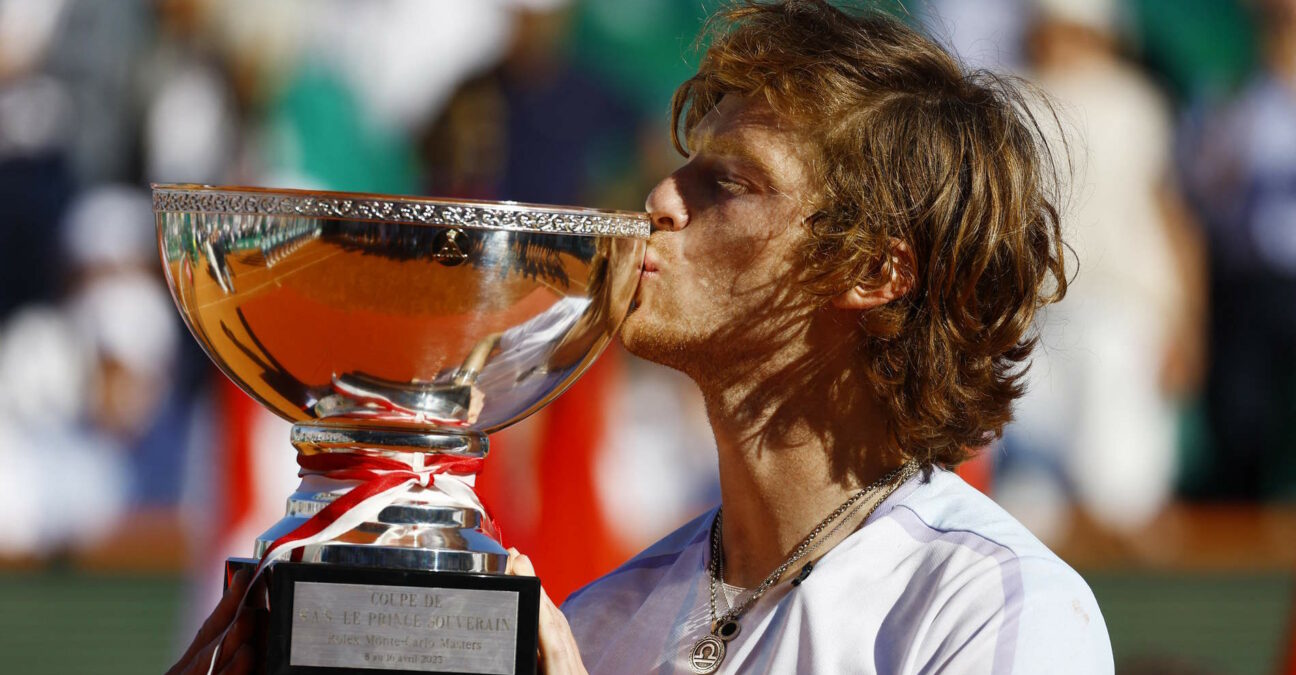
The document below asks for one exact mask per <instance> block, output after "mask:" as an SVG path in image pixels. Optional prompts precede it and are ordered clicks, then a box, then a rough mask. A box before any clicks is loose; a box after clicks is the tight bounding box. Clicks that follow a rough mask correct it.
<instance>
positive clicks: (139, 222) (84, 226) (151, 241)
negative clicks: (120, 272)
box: [63, 185, 157, 267]
mask: <svg viewBox="0 0 1296 675" xmlns="http://www.w3.org/2000/svg"><path fill="white" fill-rule="evenodd" d="M63 250H64V251H65V252H66V253H67V255H68V257H69V259H70V261H71V262H72V263H73V264H74V265H76V266H79V267H100V266H102V267H122V266H127V265H141V266H152V265H153V262H154V261H155V260H156V259H157V243H156V235H155V228H154V218H153V204H152V202H151V201H150V199H149V196H148V193H146V192H144V191H143V190H140V189H139V188H135V187H130V186H125V185H105V186H100V187H96V188H92V189H90V190H88V191H86V192H85V193H83V194H82V196H80V197H78V198H77V199H76V201H74V202H73V203H72V206H71V207H70V208H69V209H68V214H67V216H66V217H65V218H64V221H63Z"/></svg>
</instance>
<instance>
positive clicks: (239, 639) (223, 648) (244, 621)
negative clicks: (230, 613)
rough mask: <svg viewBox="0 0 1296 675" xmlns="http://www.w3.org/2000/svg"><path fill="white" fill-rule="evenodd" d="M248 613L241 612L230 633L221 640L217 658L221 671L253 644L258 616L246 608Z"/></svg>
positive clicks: (217, 666)
mask: <svg viewBox="0 0 1296 675" xmlns="http://www.w3.org/2000/svg"><path fill="white" fill-rule="evenodd" d="M243 609H244V610H247V611H240V612H239V614H238V616H237V617H235V619H234V623H232V624H230V628H229V631H228V632H226V633H225V636H224V637H223V638H221V640H220V654H219V655H218V656H217V661H216V668H217V669H218V670H219V669H220V668H221V667H222V666H224V665H227V664H228V663H230V662H231V661H233V660H234V657H235V656H236V655H237V654H238V653H239V652H240V651H241V650H242V649H243V647H246V646H248V645H249V644H250V643H251V640H252V635H253V633H254V632H255V630H256V616H255V613H254V612H253V611H251V610H248V609H247V608H246V607H245V608H243Z"/></svg>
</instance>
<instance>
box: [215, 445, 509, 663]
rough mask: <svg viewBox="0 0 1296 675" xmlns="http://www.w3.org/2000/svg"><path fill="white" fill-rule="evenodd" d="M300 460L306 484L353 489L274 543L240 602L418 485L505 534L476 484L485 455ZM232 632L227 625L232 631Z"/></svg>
mask: <svg viewBox="0 0 1296 675" xmlns="http://www.w3.org/2000/svg"><path fill="white" fill-rule="evenodd" d="M297 464H298V466H300V467H301V470H300V471H298V472H297V475H298V476H301V477H302V479H303V480H302V484H303V486H304V485H306V483H307V482H309V481H312V479H318V478H322V479H325V480H327V481H330V482H333V481H337V482H339V483H340V484H337V483H335V485H337V487H335V488H334V489H345V487H346V483H351V487H350V489H349V490H347V491H346V492H345V493H343V494H341V495H340V496H338V497H337V498H336V499H334V500H333V501H332V502H330V503H329V504H328V505H327V506H325V507H324V508H322V509H320V510H319V511H318V512H317V513H315V515H313V516H311V517H310V518H309V519H307V520H306V522H304V523H302V524H301V525H299V526H297V527H296V528H294V529H293V530H292V531H291V532H289V533H288V534H285V535H283V536H282V537H279V538H278V539H276V540H274V542H272V543H271V544H270V547H269V548H268V549H266V551H265V553H264V554H263V555H262V556H261V562H260V563H259V564H258V565H257V568H256V572H255V573H254V574H253V575H252V579H251V580H250V581H249V582H248V585H247V589H246V590H245V591H244V597H243V599H242V600H240V601H239V604H240V605H242V604H243V602H245V601H246V600H247V594H248V593H249V592H251V590H252V586H253V585H254V584H255V583H256V580H257V579H258V578H260V576H261V573H262V572H263V571H265V569H266V568H267V567H268V566H269V565H270V564H271V563H273V562H275V561H277V560H283V559H286V558H292V559H298V560H299V559H300V558H301V552H302V550H303V549H305V548H306V547H307V546H310V545H312V544H318V543H321V542H327V541H332V540H334V539H336V538H337V537H339V536H341V535H342V534H344V533H346V532H349V531H351V530H353V529H355V528H356V527H358V526H359V525H360V524H362V523H365V522H368V521H372V520H374V519H376V518H377V516H378V514H379V513H380V512H381V511H382V510H383V509H385V508H387V507H388V506H391V505H392V504H395V503H396V502H397V501H398V500H399V499H401V497H403V496H406V495H411V489H412V488H415V487H420V488H424V489H432V490H435V491H436V492H440V493H443V494H444V496H445V498H448V501H449V502H451V503H453V504H455V505H458V506H462V507H466V508H472V509H475V510H477V511H478V512H479V513H481V514H482V516H483V518H482V524H481V527H482V530H483V531H484V532H485V533H486V534H487V535H490V536H492V537H494V538H496V539H498V538H499V528H498V527H497V526H496V525H495V523H494V521H493V520H491V518H490V517H489V516H488V515H487V514H486V508H485V507H484V506H482V503H481V500H480V499H478V497H477V494H476V492H474V491H473V487H472V484H473V480H474V477H475V476H476V475H477V472H478V471H480V470H481V467H482V459H481V458H480V457H456V456H453V455H435V454H434V455H429V454H426V453H422V452H403V453H394V452H387V453H383V454H381V455H376V454H364V453H359V452H319V453H312V454H307V453H304V452H298V453H297ZM228 630H229V629H228V628H227V629H226V631H227V632H228ZM224 639H225V634H224V633H222V634H221V642H223V641H224ZM220 646H221V643H219V642H218V643H217V646H216V649H215V650H213V652H212V660H211V664H210V665H209V666H208V669H207V672H208V675H211V673H212V672H213V671H214V670H215V668H216V662H217V660H218V659H219V657H220Z"/></svg>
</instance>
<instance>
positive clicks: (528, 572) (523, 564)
mask: <svg viewBox="0 0 1296 675" xmlns="http://www.w3.org/2000/svg"><path fill="white" fill-rule="evenodd" d="M512 569H513V572H512V573H513V574H514V575H515V576H519V577H533V576H536V571H535V565H532V564H531V559H530V558H528V557H526V556H525V555H522V554H521V553H519V554H518V556H517V558H514V559H513V564H512Z"/></svg>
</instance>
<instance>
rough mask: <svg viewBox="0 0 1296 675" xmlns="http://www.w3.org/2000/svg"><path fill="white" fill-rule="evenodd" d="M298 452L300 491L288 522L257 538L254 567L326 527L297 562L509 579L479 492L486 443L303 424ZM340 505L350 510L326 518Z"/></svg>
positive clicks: (474, 437)
mask: <svg viewBox="0 0 1296 675" xmlns="http://www.w3.org/2000/svg"><path fill="white" fill-rule="evenodd" d="M292 442H293V445H295V446H296V447H297V449H298V450H299V455H298V462H299V463H300V464H301V466H302V472H301V475H302V482H301V485H300V486H298V488H297V491H296V492H294V493H293V494H292V495H291V496H290V497H289V498H288V509H287V515H286V516H285V517H284V518H283V519H282V520H280V521H279V522H278V523H276V524H275V525H274V526H273V527H271V528H270V529H269V530H267V531H266V532H265V533H263V534H262V535H261V536H260V537H258V538H257V541H256V547H255V553H256V555H257V557H261V556H263V555H265V554H266V553H267V552H272V551H273V550H274V548H275V547H276V546H278V545H281V544H282V542H283V541H284V540H285V539H292V538H293V536H296V535H295V533H298V532H301V531H302V530H299V529H298V528H301V527H302V525H303V524H305V523H306V522H307V521H308V520H311V519H316V521H317V522H316V523H315V527H314V528H313V529H316V530H318V529H320V527H319V525H321V524H322V523H321V522H319V520H320V519H324V520H325V521H326V522H327V524H328V525H329V527H330V528H331V529H330V530H327V531H331V532H332V534H331V535H329V536H327V538H323V539H320V538H317V539H315V540H311V541H310V542H309V543H306V544H305V545H303V546H301V547H300V548H299V549H298V550H300V554H299V555H300V557H299V558H297V559H300V560H301V561H303V562H319V563H335V564H345V565H356V566H366V567H393V568H401V569H410V570H426V571H446V572H487V573H502V572H504V569H505V566H506V564H507V562H508V553H507V551H505V549H504V547H503V545H502V544H501V543H500V542H499V535H498V530H497V528H496V527H495V525H494V523H493V521H491V519H490V517H489V515H488V514H487V513H486V509H485V507H484V506H482V503H481V501H480V500H479V499H478V498H477V496H476V494H475V493H474V492H473V484H474V481H475V478H476V473H477V471H478V470H479V469H480V465H481V461H482V459H483V458H484V457H485V456H486V454H487V449H488V442H487V439H486V436H485V435H484V434H481V433H473V432H470V433H442V432H435V431H434V432H423V431H418V430H409V429H396V430H392V429H375V428H372V427H358V426H355V427H348V426H338V425H324V424H312V423H299V424H296V425H294V426H293V430H292ZM353 491H354V492H355V494H351V493H353ZM360 495H363V497H360ZM335 502H340V503H344V504H348V506H347V508H346V509H339V508H337V507H334V508H333V509H330V511H329V512H327V513H322V512H324V511H325V509H326V507H329V506H330V505H331V504H334V503H335ZM304 529H312V528H304ZM276 542H279V543H278V544H277V543H276ZM297 555H298V554H297V553H296V552H294V556H297Z"/></svg>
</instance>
